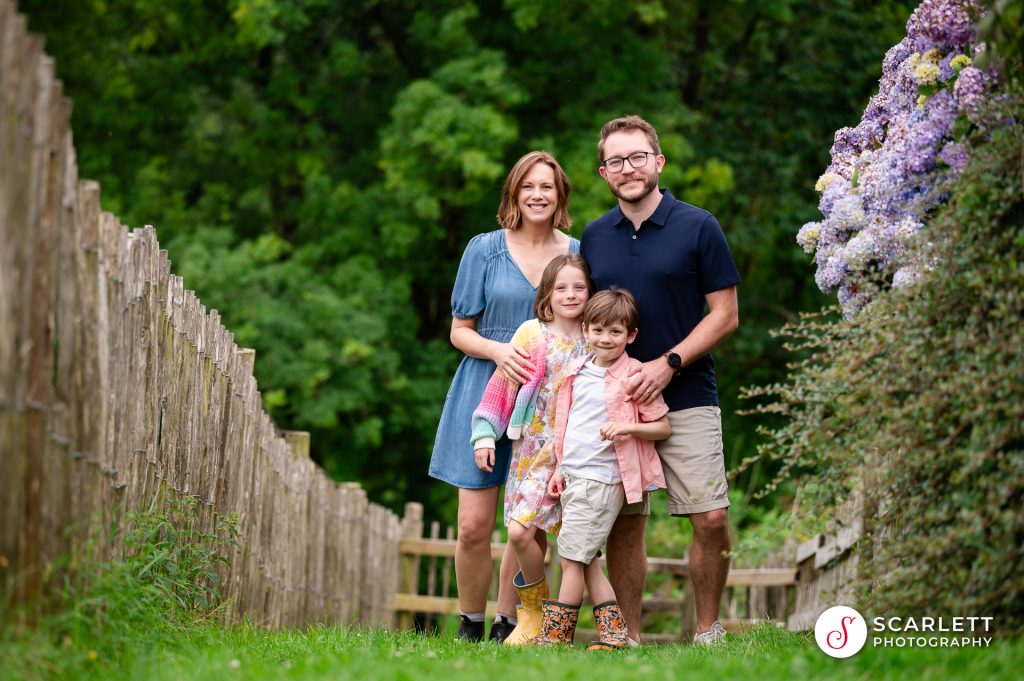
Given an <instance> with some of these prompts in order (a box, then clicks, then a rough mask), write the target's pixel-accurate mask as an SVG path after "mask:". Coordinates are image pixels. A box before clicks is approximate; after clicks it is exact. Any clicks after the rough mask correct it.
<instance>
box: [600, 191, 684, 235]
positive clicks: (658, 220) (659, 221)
mask: <svg viewBox="0 0 1024 681" xmlns="http://www.w3.org/2000/svg"><path fill="white" fill-rule="evenodd" d="M675 200H676V199H675V197H674V196H672V192H670V191H669V190H667V189H664V190H662V191H661V202H660V203H659V204H658V207H657V208H655V209H654V213H652V214H651V217H649V218H647V222H649V223H651V224H654V225H658V226H659V227H664V226H665V223H666V222H667V221H668V214H669V213H670V212H671V211H672V204H673V203H675ZM612 210H613V211H614V212H613V217H614V218H615V220H614V222H613V224H614V225H615V226H616V227H618V226H619V225H621V224H622V223H623V222H626V223H628V224H630V225H632V224H633V223H632V222H630V221H629V220H628V219H627V218H626V214H625V213H623V212H622V206H620V205H619V203H618V202H617V201H616V202H615V208H613V209H612Z"/></svg>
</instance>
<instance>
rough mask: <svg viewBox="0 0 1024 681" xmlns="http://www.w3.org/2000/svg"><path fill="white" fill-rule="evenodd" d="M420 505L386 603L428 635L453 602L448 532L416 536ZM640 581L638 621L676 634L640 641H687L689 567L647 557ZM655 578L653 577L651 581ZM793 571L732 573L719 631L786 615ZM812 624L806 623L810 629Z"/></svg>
mask: <svg viewBox="0 0 1024 681" xmlns="http://www.w3.org/2000/svg"><path fill="white" fill-rule="evenodd" d="M424 529H425V528H424V523H423V507H422V505H420V504H418V503H415V502H412V503H408V504H406V506H405V512H404V516H403V518H402V538H401V541H400V542H399V545H398V547H399V552H400V554H401V557H402V560H401V568H400V572H399V574H400V582H399V586H398V592H397V593H396V594H395V597H394V601H393V603H394V609H395V613H396V620H395V626H396V627H397V628H399V629H412V628H414V627H418V628H421V629H424V630H428V631H441V632H443V631H444V628H445V625H446V620H447V616H449V615H457V614H458V612H459V604H458V598H457V597H455V588H454V584H455V579H454V556H455V530H454V528H452V527H447V528H446V530H445V536H444V537H443V538H442V537H441V536H440V534H441V532H440V523H438V522H436V521H435V522H433V523H431V524H430V527H429V531H428V534H427V536H426V537H424V536H423V535H424ZM504 549H505V545H504V544H502V543H500V542H498V541H496V540H495V541H493V542H492V544H491V559H492V561H493V564H492V566H491V567H492V568H493V573H494V575H495V579H494V580H492V583H491V589H490V593H489V598H490V600H489V601H488V603H487V615H488V618H489V619H490V618H493V617H494V614H495V606H496V603H495V601H494V599H495V598H496V596H497V581H496V578H497V573H498V570H497V567H498V563H499V562H500V561H501V556H502V553H504ZM547 564H548V567H547V578H548V583H549V585H550V588H551V591H552V593H557V592H558V584H559V580H560V577H561V574H560V573H561V569H560V567H559V561H558V558H557V549H556V548H555V547H554V542H552V546H551V547H550V548H549V550H548V556H547ZM647 570H648V581H649V582H654V581H659V582H660V584H659V585H658V586H657V587H656V588H655V589H654V592H653V593H652V594H649V595H648V596H646V597H645V599H644V601H643V603H642V619H643V620H644V621H649V620H651V619H653V616H655V615H658V614H661V613H672V614H675V615H677V616H678V621H679V624H678V630H677V631H673V632H670V633H653V634H648V633H645V634H644V635H643V639H644V640H645V641H647V642H652V643H654V642H656V643H677V642H688V641H690V640H691V639H692V638H693V634H694V631H695V629H696V614H695V610H694V600H693V588H692V583H691V582H690V580H689V578H688V577H689V563H688V561H687V560H685V559H677V558H655V557H648V558H647ZM658 576H661V579H658ZM796 577H797V570H796V568H795V567H793V564H792V560H780V561H778V564H777V565H775V566H772V567H766V566H760V567H754V568H750V567H733V568H731V569H730V571H729V576H728V578H727V580H726V588H725V593H724V594H723V596H722V606H721V610H720V614H721V619H722V622H723V624H724V625H725V626H726V628H727V629H729V630H731V631H737V630H739V629H742V628H743V627H744V626H748V625H750V624H752V623H754V622H760V621H773V622H775V623H777V624H782V623H785V621H786V618H787V616H788V615H789V614H790V613H791V612H792V609H793V602H794V589H795V587H796ZM812 624H813V623H812ZM576 633H577V637H578V638H579V639H580V640H590V639H591V638H593V635H594V632H593V631H589V630H586V629H579V630H578V631H577V632H576Z"/></svg>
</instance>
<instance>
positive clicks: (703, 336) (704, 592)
mask: <svg viewBox="0 0 1024 681" xmlns="http://www.w3.org/2000/svg"><path fill="white" fill-rule="evenodd" d="M597 151H598V158H599V160H600V162H601V165H600V167H599V169H598V172H599V173H600V175H601V177H603V178H604V179H605V181H607V182H608V187H609V188H610V189H611V191H612V194H614V195H615V197H616V198H617V199H618V205H617V206H616V207H615V208H613V209H612V210H610V211H609V212H607V213H605V214H604V215H602V216H601V217H599V218H597V219H596V220H594V221H593V222H591V223H589V224H588V225H587V227H586V230H585V231H584V232H583V239H582V244H581V247H580V252H581V253H582V254H583V257H584V258H586V261H587V264H588V265H589V266H590V270H591V274H592V276H593V279H594V283H595V284H596V285H597V288H598V289H606V288H608V287H609V286H613V285H614V286H619V287H622V288H625V289H628V290H629V291H630V292H631V293H632V294H633V295H634V296H635V297H636V299H637V303H638V305H639V308H640V332H639V334H638V335H637V338H636V341H635V342H634V343H633V345H632V347H631V349H630V355H631V356H633V357H635V358H636V359H638V360H640V361H641V362H643V364H642V365H641V366H640V367H638V368H637V369H635V373H634V375H633V376H632V378H631V383H630V387H631V389H632V392H631V399H634V400H636V401H638V402H640V403H647V402H650V401H651V400H653V399H654V398H655V397H656V396H657V395H658V394H661V395H662V396H663V397H664V398H665V401H666V402H667V403H668V406H669V410H670V411H669V421H670V422H671V424H672V435H671V437H670V438H669V439H668V440H665V441H663V442H661V443H659V445H658V454H659V456H660V457H661V460H662V465H663V467H664V469H665V478H666V482H667V483H668V504H669V512H670V513H671V514H672V515H673V516H680V517H681V516H686V517H688V518H689V519H690V522H691V523H692V525H693V544H692V545H691V547H690V579H692V580H693V586H694V592H695V597H696V609H697V634H696V636H695V637H694V642H695V643H701V644H712V643H715V642H716V641H719V640H722V639H724V638H725V629H724V628H723V627H722V625H721V623H720V622H718V621H717V614H718V607H719V602H720V601H721V598H722V590H723V589H724V588H725V578H726V575H727V574H728V571H729V560H728V552H729V550H730V540H729V525H728V516H727V509H728V506H729V497H728V491H729V489H728V485H727V483H726V479H725V457H724V453H723V449H722V421H721V412H720V410H719V408H718V394H717V388H716V385H715V369H714V363H713V361H712V359H711V355H710V354H709V353H710V352H711V349H712V348H714V347H715V346H716V345H718V343H720V342H721V341H722V340H723V339H724V338H725V337H726V336H728V335H729V334H730V333H732V332H733V331H735V330H736V327H737V325H738V324H739V313H738V305H737V300H736V285H737V284H738V283H739V281H740V277H739V273H738V271H737V270H736V265H735V263H734V262H733V259H732V255H731V254H730V252H729V247H728V245H727V244H726V242H725V235H724V234H723V233H722V228H721V227H720V226H719V224H718V221H717V220H715V217H714V216H713V215H711V213H709V212H707V211H706V210H702V209H700V208H696V207H694V206H691V205H689V204H687V203H683V202H682V201H679V200H678V199H676V198H675V197H673V196H672V194H671V193H669V192H668V191H664V192H663V191H660V190H659V189H658V177H659V175H660V173H661V170H662V168H663V167H664V166H665V157H664V156H663V155H662V153H661V146H660V144H659V142H658V134H657V132H656V131H655V129H654V127H653V126H652V125H651V124H650V123H648V122H647V121H645V120H644V119H642V118H640V117H639V116H626V117H624V118H618V119H615V120H613V121H610V122H609V123H607V124H605V126H604V127H603V128H602V129H601V138H600V141H599V142H598V144H597ZM705 304H706V305H707V314H705V313H704V307H705ZM649 512H650V505H649V500H647V499H646V498H645V500H644V501H643V502H640V503H638V504H634V505H631V506H627V507H626V508H624V509H623V512H622V514H621V515H620V516H619V518H618V520H617V521H616V523H615V526H614V527H613V529H612V533H611V536H610V537H609V539H608V571H609V576H610V579H611V582H612V586H613V587H614V588H615V593H616V594H618V596H619V602H620V605H621V607H622V611H623V614H624V616H625V619H626V624H627V626H628V627H629V632H630V637H631V638H632V639H633V640H634V641H639V638H640V601H641V598H642V596H643V587H644V581H645V580H646V578H647V557H646V556H647V551H646V548H645V546H644V527H645V526H646V524H647V515H648V514H649Z"/></svg>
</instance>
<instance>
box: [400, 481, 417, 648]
mask: <svg viewBox="0 0 1024 681" xmlns="http://www.w3.org/2000/svg"><path fill="white" fill-rule="evenodd" d="M400 537H401V538H402V539H420V538H422V537H423V504H420V503H417V502H415V501H410V502H408V503H406V505H405V514H404V515H403V516H402V531H401V533H400ZM419 586H420V558H419V556H416V555H412V554H407V555H404V556H402V566H401V568H400V573H399V582H398V591H399V592H400V593H407V594H415V593H418V592H419ZM397 624H398V628H399V629H412V628H413V614H412V613H411V612H401V613H399V615H398V623H397Z"/></svg>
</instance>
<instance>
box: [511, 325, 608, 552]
mask: <svg viewBox="0 0 1024 681" xmlns="http://www.w3.org/2000/svg"><path fill="white" fill-rule="evenodd" d="M541 329H542V332H543V334H544V340H545V344H546V346H547V348H546V361H547V366H546V370H545V376H544V382H543V383H542V384H541V386H540V390H539V392H538V394H537V406H536V410H535V411H534V414H533V420H532V421H531V422H530V423H529V424H528V425H527V426H526V427H525V428H524V429H523V435H522V437H521V438H520V439H519V440H516V441H515V442H514V443H513V445H512V461H511V465H510V467H509V472H508V481H507V482H506V483H505V525H508V524H509V523H510V522H512V521H513V520H514V521H516V522H518V523H519V524H521V525H523V526H525V527H530V526H531V525H534V526H536V527H538V528H540V529H542V530H544V531H546V532H551V533H552V534H558V530H559V529H561V526H562V507H561V505H560V504H559V503H558V500H557V499H552V498H551V497H549V496H548V493H547V491H548V482H549V481H550V480H551V476H552V475H553V474H554V472H555V405H556V404H557V403H558V399H557V392H558V388H559V387H560V386H561V385H562V381H564V380H565V376H566V370H567V369H568V368H569V365H570V364H571V363H572V361H573V360H575V359H576V358H578V357H582V356H583V355H586V354H587V352H589V346H588V345H587V343H586V341H585V340H584V339H583V338H582V337H580V338H564V337H562V336H560V335H558V334H556V333H555V332H553V331H551V330H550V329H549V328H548V326H547V324H544V323H541Z"/></svg>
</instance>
